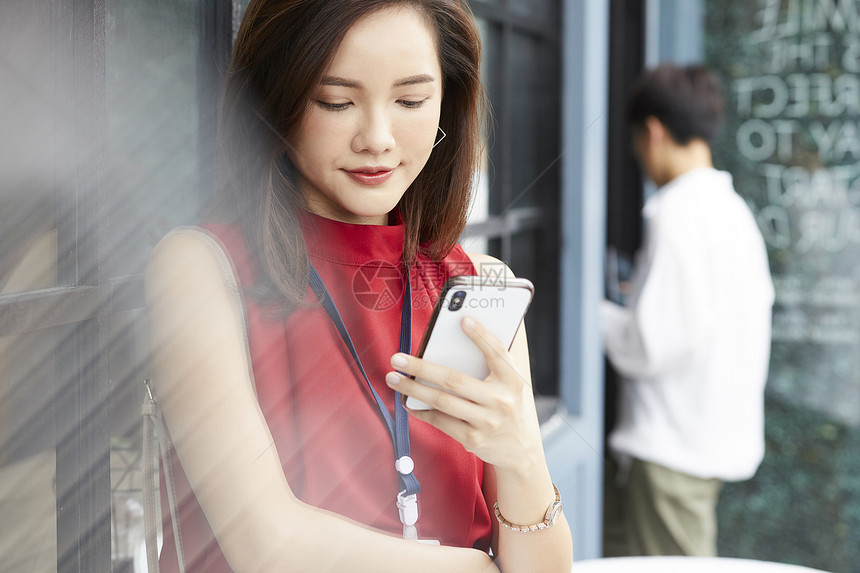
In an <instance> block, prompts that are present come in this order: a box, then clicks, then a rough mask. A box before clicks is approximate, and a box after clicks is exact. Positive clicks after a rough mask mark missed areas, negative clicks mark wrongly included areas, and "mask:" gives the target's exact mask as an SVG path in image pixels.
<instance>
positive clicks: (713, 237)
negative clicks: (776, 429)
mask: <svg viewBox="0 0 860 573" xmlns="http://www.w3.org/2000/svg"><path fill="white" fill-rule="evenodd" d="M643 215H644V219H645V239H644V244H643V247H642V250H641V251H640V253H639V255H638V259H637V264H636V273H635V275H634V278H633V281H632V289H631V293H630V295H629V301H628V306H626V307H621V306H619V305H617V304H614V303H612V302H609V301H604V303H603V307H602V309H601V313H602V319H603V328H604V341H605V345H606V352H607V354H608V356H609V358H610V360H611V361H612V363H613V365H614V366H615V367H616V368H617V370H618V371H619V372H620V373H621V374H622V375H623V376H624V380H623V381H622V383H621V388H620V394H619V412H618V421H617V424H616V427H615V429H614V431H613V432H612V434H611V435H610V437H609V446H610V448H611V449H612V450H614V451H615V452H617V453H619V454H621V455H623V456H631V457H635V458H638V459H642V460H645V461H650V462H654V463H657V464H660V465H663V466H665V467H668V468H670V469H673V470H675V471H679V472H683V473H686V474H689V475H693V476H697V477H702V478H713V477H716V478H720V479H723V480H729V481H731V480H741V479H747V478H749V477H751V476H752V475H753V474H754V473H755V471H756V469H757V468H758V465H759V464H760V463H761V460H762V457H763V456H764V386H765V381H766V379H767V370H768V362H769V358H770V334H771V308H772V306H773V301H774V291H773V283H772V281H771V276H770V270H769V266H768V261H767V253H766V249H765V245H764V242H763V240H762V236H761V233H760V232H759V229H758V226H757V225H756V222H755V220H754V218H753V216H752V213H751V212H750V210H749V208H748V207H747V205H746V204H745V203H744V201H743V200H742V199H741V198H740V197H739V196H738V195H737V193H736V192H735V190H734V188H733V186H732V178H731V175H729V174H728V173H726V172H722V171H717V170H715V169H706V168H703V169H696V170H693V171H690V172H688V173H685V174H683V175H681V176H679V177H677V178H675V179H673V180H672V181H670V182H669V183H667V184H666V185H664V186H663V187H661V188H660V189H659V190H658V191H657V193H656V194H654V195H653V196H652V197H651V198H649V199H648V201H647V202H646V204H645V208H644V209H643Z"/></svg>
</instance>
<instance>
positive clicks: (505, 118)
mask: <svg viewBox="0 0 860 573" xmlns="http://www.w3.org/2000/svg"><path fill="white" fill-rule="evenodd" d="M501 4H502V6H501V8H500V9H501V10H504V11H505V12H508V2H507V0H502V2H501ZM513 35H514V31H513V27H512V25H511V21H510V18H505V22H504V24H502V37H501V50H500V51H499V57H498V60H497V61H498V62H499V70H498V71H499V90H498V96H499V103H498V105H499V109H501V117H500V121H499V135H500V139H501V144H502V145H501V149H500V154H499V155H500V157H499V160H500V162H499V163H498V164H497V169H499V168H500V171H501V178H500V183H501V185H500V189H499V192H500V193H499V203H500V209H499V211H498V213H504V212H506V211H507V210H508V209H509V208H510V206H511V199H512V191H511V188H512V186H513V151H512V147H513V145H512V142H511V128H510V126H511V121H512V120H513V111H512V105H513V101H512V97H511V92H512V91H513V88H512V87H511V82H512V81H513V74H512V73H511V68H512V67H513V62H511V42H512V41H513V40H512V39H513ZM501 247H502V252H501V259H502V260H503V261H510V260H511V232H510V231H509V230H506V231H505V233H504V235H502V237H501Z"/></svg>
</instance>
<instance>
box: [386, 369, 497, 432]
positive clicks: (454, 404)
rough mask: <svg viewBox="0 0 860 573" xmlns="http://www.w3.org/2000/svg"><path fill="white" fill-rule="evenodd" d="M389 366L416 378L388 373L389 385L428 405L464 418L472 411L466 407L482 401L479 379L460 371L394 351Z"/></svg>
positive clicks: (480, 381)
mask: <svg viewBox="0 0 860 573" xmlns="http://www.w3.org/2000/svg"><path fill="white" fill-rule="evenodd" d="M398 359H405V360H398ZM391 365H392V366H393V367H394V368H396V369H397V370H399V371H400V372H404V373H405V374H407V375H408V376H414V377H415V379H414V380H413V379H411V378H407V377H405V376H401V375H399V374H398V373H397V372H389V373H388V374H387V375H386V376H385V381H386V382H387V383H388V385H389V386H391V388H393V389H395V390H397V391H398V392H400V393H402V394H405V395H406V396H412V397H413V398H417V399H418V400H421V401H422V402H424V403H425V404H427V405H429V406H430V407H431V408H434V409H436V410H442V411H443V412H447V413H449V414H451V415H452V416H456V417H458V418H461V419H466V418H467V417H468V416H469V415H470V414H471V415H473V414H474V411H473V410H472V409H470V408H468V406H469V405H470V404H471V405H474V404H476V403H477V404H479V403H481V402H482V399H481V394H482V392H481V391H480V386H481V385H483V381H482V380H475V379H474V378H471V377H469V376H466V375H465V374H463V373H462V372H458V371H456V370H453V369H451V368H446V367H444V366H439V365H438V364H433V363H432V362H427V361H426V360H421V359H420V358H415V357H413V356H408V355H404V354H395V355H394V356H393V357H392V360H391ZM461 402H462V403H461Z"/></svg>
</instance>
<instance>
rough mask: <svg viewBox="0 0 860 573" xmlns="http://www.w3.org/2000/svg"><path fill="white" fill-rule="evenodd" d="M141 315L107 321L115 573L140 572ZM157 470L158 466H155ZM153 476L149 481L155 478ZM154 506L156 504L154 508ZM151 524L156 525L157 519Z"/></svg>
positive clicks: (142, 548)
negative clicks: (109, 341)
mask: <svg viewBox="0 0 860 573" xmlns="http://www.w3.org/2000/svg"><path fill="white" fill-rule="evenodd" d="M144 315H145V311H144V310H143V309H138V310H134V311H128V312H121V313H117V314H115V315H113V316H112V317H111V326H110V340H111V346H110V353H109V356H110V378H111V381H112V383H113V395H112V396H111V448H110V473H111V533H112V539H111V555H112V558H113V570H114V572H120V571H132V570H134V571H145V570H146V569H145V568H144V565H145V562H146V560H145V554H146V549H145V544H144V530H143V480H144V478H145V477H146V476H144V473H143V467H144V464H143V459H142V457H141V455H142V440H143V436H142V424H143V421H142V418H141V413H140V409H141V404H142V403H143V396H144V385H143V380H144V379H145V378H146V373H147V370H148V363H147V357H148V350H147V348H148V347H147V340H146V328H145V324H146V323H145V316H144ZM156 467H157V466H156ZM155 477H156V476H149V479H154V478H155ZM157 505H158V504H157ZM156 518H157V521H156V523H161V520H160V519H158V516H156Z"/></svg>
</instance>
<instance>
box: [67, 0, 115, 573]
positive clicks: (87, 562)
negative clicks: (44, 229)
mask: <svg viewBox="0 0 860 573" xmlns="http://www.w3.org/2000/svg"><path fill="white" fill-rule="evenodd" d="M55 6H56V11H55V25H56V26H58V27H60V28H64V27H65V26H66V25H67V24H65V22H70V26H71V28H69V29H68V31H69V32H70V34H69V35H68V36H67V38H68V39H67V40H63V39H60V40H59V41H60V43H65V42H68V44H69V45H67V46H58V47H60V48H62V47H67V48H71V50H70V51H68V52H62V51H61V50H59V49H58V51H57V53H58V54H61V53H66V54H69V55H70V58H71V61H69V62H66V63H67V64H69V72H67V73H66V74H64V76H63V77H62V80H63V81H62V82H60V83H59V84H58V89H60V90H64V93H67V94H68V97H69V99H70V102H71V104H70V105H69V107H68V108H67V110H66V112H67V114H68V117H66V118H64V119H65V120H66V121H67V123H68V124H69V125H70V126H71V134H72V135H71V137H72V140H73V141H72V142H71V143H72V145H71V146H70V147H69V148H66V149H58V153H59V154H63V155H66V156H67V157H68V158H69V159H68V160H69V162H70V163H69V165H68V175H69V176H68V178H67V183H68V185H69V189H68V190H66V191H64V192H68V193H73V195H74V197H75V202H76V209H75V220H76V230H77V241H76V248H75V257H74V260H75V263H76V264H75V267H76V268H75V270H76V275H77V276H76V279H77V284H80V285H89V286H94V287H96V288H97V289H98V293H99V294H98V296H99V300H100V301H103V302H102V303H100V304H99V309H98V311H97V313H96V318H95V319H94V320H90V321H86V322H83V323H80V324H79V325H78V326H77V327H76V328H75V329H74V330H73V332H71V333H70V334H69V336H67V337H64V338H63V340H62V342H61V344H60V348H59V352H58V355H59V356H61V357H62V362H60V363H59V365H60V366H61V368H58V382H59V386H60V387H59V389H58V392H57V396H58V401H57V403H56V408H57V414H58V415H57V420H58V421H57V427H58V432H59V435H58V436H57V570H58V572H59V573H72V572H74V573H91V572H94V571H109V570H110V563H111V561H110V559H111V544H110V539H111V538H110V427H109V421H110V417H109V411H108V404H109V403H110V400H109V398H110V385H109V373H108V356H107V349H108V328H109V316H110V308H109V304H108V301H109V294H110V291H109V287H110V284H109V281H108V280H107V269H106V265H105V251H106V243H107V238H108V213H107V207H108V203H107V189H106V185H105V181H106V178H105V163H106V161H105V158H106V144H107V142H106V130H107V125H106V122H107V119H106V118H107V111H106V75H105V73H106V72H105V0H74V1H73V2H68V3H61V2H57V3H56V4H55ZM64 17H65V18H68V20H63V18H64ZM60 36H61V34H55V37H56V38H60ZM58 57H60V56H58Z"/></svg>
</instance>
